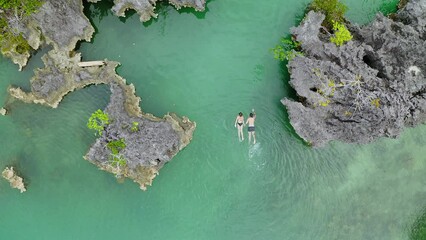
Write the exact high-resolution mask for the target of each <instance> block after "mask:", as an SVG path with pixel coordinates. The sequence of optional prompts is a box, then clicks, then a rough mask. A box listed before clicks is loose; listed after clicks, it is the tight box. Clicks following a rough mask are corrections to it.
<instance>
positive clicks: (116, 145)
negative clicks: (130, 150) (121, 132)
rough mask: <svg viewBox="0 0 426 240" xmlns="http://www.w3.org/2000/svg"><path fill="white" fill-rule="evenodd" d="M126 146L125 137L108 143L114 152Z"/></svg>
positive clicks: (116, 152)
mask: <svg viewBox="0 0 426 240" xmlns="http://www.w3.org/2000/svg"><path fill="white" fill-rule="evenodd" d="M125 147H126V143H125V142H124V139H123V138H121V139H120V140H115V141H111V142H109V143H107V148H108V149H109V150H111V152H112V154H114V155H115V154H118V153H119V152H120V151H121V150H123V149H124V148H125Z"/></svg>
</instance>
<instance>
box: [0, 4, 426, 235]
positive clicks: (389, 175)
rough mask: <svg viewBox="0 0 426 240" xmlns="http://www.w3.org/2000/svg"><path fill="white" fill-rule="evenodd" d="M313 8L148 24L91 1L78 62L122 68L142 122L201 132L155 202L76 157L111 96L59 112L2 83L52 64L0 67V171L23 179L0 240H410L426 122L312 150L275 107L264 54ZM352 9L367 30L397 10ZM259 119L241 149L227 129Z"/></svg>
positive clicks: (153, 191) (95, 94)
mask: <svg viewBox="0 0 426 240" xmlns="http://www.w3.org/2000/svg"><path fill="white" fill-rule="evenodd" d="M307 3H308V1H298V0H291V1H283V0H269V1H249V0H247V1H238V0H227V1H220V0H214V1H210V2H208V4H207V9H208V10H207V12H206V13H194V12H193V11H190V10H182V11H176V10H174V9H173V8H172V7H170V6H167V5H162V6H159V7H158V8H157V11H158V12H159V17H158V19H156V20H153V21H150V22H148V23H145V24H142V23H140V22H139V18H138V16H137V15H136V14H132V12H129V14H130V15H131V16H130V17H128V18H126V19H123V18H118V17H115V16H113V15H112V14H111V12H109V11H108V10H105V6H107V5H109V4H108V3H106V4H95V5H87V7H90V8H89V10H88V11H86V13H87V14H88V15H89V16H91V20H92V22H93V24H94V25H95V27H96V29H97V34H96V35H95V37H94V41H93V42H92V43H81V45H80V51H81V52H82V54H83V58H84V59H85V60H98V59H104V58H107V59H109V60H116V61H119V62H121V64H122V66H120V67H119V68H118V69H117V71H118V73H119V74H120V75H121V76H123V77H124V78H126V79H127V81H128V82H129V83H133V84H134V85H135V86H136V92H137V94H138V95H139V96H141V98H142V103H141V106H142V109H143V110H144V111H145V112H150V113H153V114H155V115H157V116H162V115H163V114H165V113H167V112H168V111H170V112H177V113H179V114H180V115H186V116H188V117H189V118H190V119H192V120H194V121H196V122H197V130H196V132H195V134H194V138H193V141H192V143H191V144H190V145H189V146H188V147H187V148H185V149H184V150H183V151H182V152H181V153H179V154H178V155H177V156H176V157H175V158H174V160H173V161H172V162H170V163H169V164H167V165H166V166H165V167H164V168H163V169H162V170H161V172H160V175H159V176H158V177H157V178H156V179H155V181H154V183H153V186H152V187H150V188H149V189H148V191H146V192H142V191H140V190H139V188H138V186H137V185H136V184H134V183H132V182H131V181H125V182H124V183H118V182H117V181H116V179H115V178H114V176H113V175H111V174H108V173H105V172H102V171H100V170H98V169H97V168H96V166H94V165H92V164H90V163H89V162H87V161H85V160H83V158H82V156H83V155H84V154H85V152H86V151H87V149H88V146H89V145H90V144H91V143H92V142H93V141H94V139H95V136H93V134H92V132H90V131H88V130H87V129H86V126H85V124H86V121H87V119H88V118H89V116H90V114H91V113H92V112H93V111H95V110H96V109H98V108H104V107H105V106H106V104H107V102H108V96H109V89H108V88H107V87H106V86H96V87H95V86H92V87H88V88H86V89H83V90H81V91H77V92H73V93H71V94H69V95H68V96H66V97H65V99H64V101H63V102H62V103H61V104H60V105H59V108H58V109H49V108H47V107H43V106H39V105H33V104H23V103H20V102H16V101H11V100H10V99H8V97H7V92H6V88H7V86H8V85H10V84H13V85H17V86H21V87H23V88H25V89H28V88H29V83H28V79H29V78H30V77H31V75H32V69H33V68H35V67H40V66H42V64H41V61H40V57H41V56H42V54H43V53H42V52H40V53H38V54H37V55H36V56H34V58H33V59H32V60H31V61H30V64H29V66H28V67H27V68H26V69H25V70H24V71H23V72H17V67H16V66H14V65H13V64H11V63H10V62H9V61H8V60H6V59H3V58H0V79H1V81H0V101H2V102H4V103H5V104H6V105H7V107H8V108H9V109H10V115H8V116H6V117H0V135H1V136H2V138H0V150H1V153H2V155H1V157H0V168H3V167H4V166H8V165H15V166H16V167H17V168H18V169H19V171H20V172H21V173H22V175H23V176H24V177H25V179H26V180H27V182H28V191H27V192H26V193H24V194H20V193H19V192H18V191H17V190H15V189H10V188H9V186H8V183H7V182H5V181H3V180H2V181H0V236H2V237H1V238H5V239H6V238H8V239H286V240H287V239H288V240H295V239H297V240H298V239H300V240H305V239H306V240H309V239H324V240H330V239H336V240H337V239H339V240H340V239H354V240H358V239H408V238H409V230H410V227H411V225H412V224H413V222H414V221H415V219H416V218H417V217H418V216H420V215H421V214H422V212H421V209H423V208H424V207H425V205H426V202H425V197H426V188H425V187H424V186H425V183H426V174H425V172H426V163H425V157H424V156H426V149H425V148H424V145H425V143H426V138H425V137H424V136H425V134H426V126H424V125H422V126H419V127H417V128H415V129H407V130H406V131H405V132H404V133H403V135H402V136H401V137H400V138H399V139H397V140H394V139H380V140H379V141H377V142H375V143H373V144H370V145H349V144H343V143H338V142H334V143H331V144H330V145H328V146H327V147H325V148H322V149H312V148H310V147H308V146H306V145H305V144H304V143H303V142H302V141H301V140H300V139H299V138H298V137H297V136H296V135H295V133H294V130H293V129H292V128H291V126H290V125H289V121H288V117H287V113H286V111H285V108H284V107H283V106H282V105H281V104H280V102H279V100H280V99H281V98H282V97H294V92H293V91H292V90H291V89H290V87H289V85H288V74H287V73H286V69H283V67H282V65H281V64H280V63H279V62H277V61H276V60H274V59H273V58H272V55H271V53H270V52H269V49H270V48H272V47H273V46H274V45H275V44H277V43H278V42H279V38H280V37H281V36H282V35H285V34H287V33H288V29H289V28H290V27H291V26H293V25H294V24H296V23H297V22H298V21H299V20H300V19H301V17H302V13H303V11H304V8H305V6H306V4H307ZM346 3H347V5H348V6H349V9H350V10H349V12H348V14H347V16H348V18H350V19H351V20H353V21H355V22H358V23H360V24H363V23H366V22H368V21H370V20H371V19H372V18H373V17H374V14H375V13H376V12H377V11H379V10H382V11H385V12H390V11H392V10H393V9H394V7H395V4H396V2H395V1H394V0H392V1H384V0H380V1H378V0H377V1H373V0H369V1H355V0H351V1H346ZM101 13H104V14H106V15H102V14H101ZM252 108H255V110H256V112H257V115H258V118H257V129H256V130H257V131H256V132H257V136H258V142H259V143H258V144H257V145H255V146H253V145H249V144H248V143H247V141H246V142H243V143H240V142H238V138H237V131H236V129H235V128H234V127H233V122H234V120H235V116H236V114H237V113H238V112H239V111H243V112H244V113H245V114H246V115H247V113H248V112H249V111H250V110H251V109H252ZM245 137H246V138H247V133H246V136H245Z"/></svg>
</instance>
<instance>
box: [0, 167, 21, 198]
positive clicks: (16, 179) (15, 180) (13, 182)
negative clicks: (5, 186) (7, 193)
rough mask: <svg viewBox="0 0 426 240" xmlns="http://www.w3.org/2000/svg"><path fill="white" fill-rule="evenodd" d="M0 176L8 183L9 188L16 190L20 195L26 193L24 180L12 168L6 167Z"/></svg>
mask: <svg viewBox="0 0 426 240" xmlns="http://www.w3.org/2000/svg"><path fill="white" fill-rule="evenodd" d="M1 175H2V176H3V178H4V179H6V180H7V181H8V182H9V183H10V187H12V188H16V189H18V190H19V191H21V193H23V192H25V191H27V189H26V188H25V185H24V180H23V179H22V177H20V176H18V174H17V173H16V171H15V170H14V169H13V167H6V168H5V169H4V170H3V172H2V173H1Z"/></svg>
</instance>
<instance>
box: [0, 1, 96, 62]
mask: <svg viewBox="0 0 426 240" xmlns="http://www.w3.org/2000/svg"><path fill="white" fill-rule="evenodd" d="M8 23H9V26H10V27H11V28H12V29H13V30H14V31H15V32H16V33H21V34H23V36H24V38H25V39H26V40H27V41H28V44H29V45H30V46H31V47H32V48H33V49H38V48H39V47H40V45H41V44H42V43H43V41H44V42H46V43H47V44H51V45H52V46H53V48H54V49H55V50H56V51H62V52H64V53H69V52H70V51H72V50H73V49H74V48H75V45H76V43H77V42H78V41H80V40H83V39H84V40H86V41H90V39H91V37H92V34H93V33H94V31H95V30H94V28H93V27H92V25H91V24H90V22H89V20H88V19H87V17H86V16H85V15H84V14H83V4H82V1H68V0H45V1H43V5H42V6H41V7H40V8H39V9H38V10H37V12H36V13H33V14H31V15H30V16H28V17H24V18H22V19H16V18H15V17H13V16H11V17H10V19H8ZM5 55H6V56H9V57H10V58H12V61H13V62H15V63H17V64H19V66H20V69H22V67H23V66H25V65H26V63H27V61H28V58H29V57H30V54H29V53H25V54H20V55H18V54H14V53H13V52H11V53H5Z"/></svg>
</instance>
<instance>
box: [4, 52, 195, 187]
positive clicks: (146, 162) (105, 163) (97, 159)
mask: <svg viewBox="0 0 426 240" xmlns="http://www.w3.org/2000/svg"><path fill="white" fill-rule="evenodd" d="M43 61H44V63H45V68H43V69H38V70H36V71H35V76H34V77H33V78H32V79H31V90H32V91H31V92H28V93H26V92H24V91H22V90H21V89H20V88H9V93H10V95H11V96H13V97H15V98H17V99H19V100H21V101H24V102H27V103H38V104H43V105H46V106H49V107H52V108H56V107H57V106H58V104H59V103H60V102H61V100H62V98H63V97H64V96H65V95H66V94H68V93H69V92H72V91H74V90H76V89H80V88H84V87H86V86H88V85H92V84H109V85H110V87H111V92H112V95H111V97H110V102H109V104H108V106H107V108H106V110H105V112H106V113H108V115H109V118H110V119H111V123H110V124H109V125H108V126H107V127H106V128H105V130H104V133H103V134H102V136H101V137H100V138H98V139H97V140H96V142H95V143H94V144H93V145H92V147H91V148H90V150H89V151H88V153H87V155H86V156H85V159H87V160H89V161H90V162H92V163H94V164H96V165H97V166H98V167H99V168H100V169H102V170H105V171H108V172H111V173H113V174H115V175H116V176H120V177H128V178H130V179H133V180H134V181H135V182H137V183H139V185H140V188H141V189H143V190H145V189H146V186H148V185H151V184H152V180H153V179H154V177H155V176H156V175H157V174H158V171H159V170H160V168H161V167H163V166H164V164H165V163H167V162H168V161H170V160H171V158H172V157H173V156H175V155H176V154H177V153H178V152H179V151H180V150H182V149H183V148H184V147H185V146H186V145H188V144H189V142H190V141H191V139H192V133H193V131H194V129H195V123H193V122H191V121H190V120H189V119H188V118H186V117H183V118H182V119H181V118H179V117H177V116H176V115H175V114H167V115H166V116H164V117H163V119H160V118H157V117H154V116H153V115H151V114H145V113H143V112H142V111H141V109H140V107H139V102H140V98H139V97H137V96H136V95H135V89H134V86H133V84H130V85H127V84H126V81H125V80H124V79H123V78H121V77H120V76H118V75H117V74H116V73H115V68H116V66H117V65H118V63H117V62H111V61H104V65H102V66H91V67H80V66H79V64H78V63H79V62H80V55H79V54H76V55H75V56H74V57H71V58H68V57H67V55H64V53H63V52H57V51H55V50H52V51H50V52H49V53H48V54H47V55H45V56H44V57H43ZM133 122H137V123H138V131H131V130H130V128H131V126H132V124H133ZM119 139H123V140H124V141H125V143H126V148H125V149H124V151H123V152H122V153H121V154H122V156H123V157H124V159H125V161H126V164H125V166H119V165H114V164H113V163H112V162H111V151H110V150H109V149H108V148H107V147H106V144H107V143H108V142H110V141H114V140H119Z"/></svg>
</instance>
